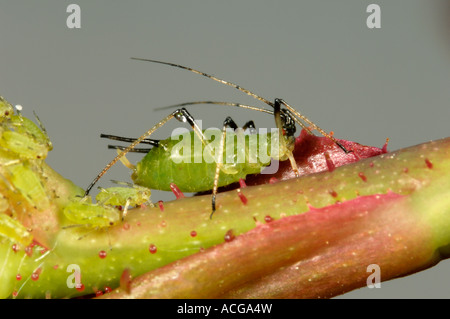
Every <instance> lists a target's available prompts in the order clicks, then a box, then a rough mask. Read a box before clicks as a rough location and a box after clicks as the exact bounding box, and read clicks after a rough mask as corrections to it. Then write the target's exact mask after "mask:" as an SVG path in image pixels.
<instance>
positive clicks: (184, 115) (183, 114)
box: [84, 108, 206, 196]
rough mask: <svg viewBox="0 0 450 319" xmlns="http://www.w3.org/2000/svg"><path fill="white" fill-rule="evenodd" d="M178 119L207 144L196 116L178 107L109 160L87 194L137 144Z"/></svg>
mask: <svg viewBox="0 0 450 319" xmlns="http://www.w3.org/2000/svg"><path fill="white" fill-rule="evenodd" d="M173 118H175V119H177V120H178V121H180V122H187V123H188V124H189V125H190V126H191V127H192V129H193V130H194V132H195V133H196V134H197V136H198V137H199V138H200V140H201V141H202V143H203V144H204V145H206V139H205V137H204V135H203V133H202V131H201V129H200V128H199V127H198V125H197V123H195V120H194V118H193V117H192V116H191V115H190V114H189V112H188V111H187V110H186V109H185V108H181V109H177V110H175V111H173V112H172V113H170V114H169V115H167V116H166V117H165V118H163V119H162V120H161V121H159V123H157V124H156V125H155V126H153V127H152V128H151V129H149V130H148V131H147V132H145V133H144V134H143V135H142V136H140V137H139V138H137V139H136V140H134V141H133V142H132V143H131V144H130V145H129V146H128V147H127V148H125V149H124V150H122V151H121V152H120V153H119V154H118V155H117V156H116V157H115V158H114V159H113V160H112V161H111V162H109V163H108V164H107V165H106V166H105V167H104V168H103V170H102V171H101V172H100V173H99V174H98V175H97V176H96V177H95V178H94V180H93V181H92V182H91V184H89V186H88V187H87V188H86V191H85V193H84V194H85V196H87V195H89V192H90V191H91V189H92V187H94V185H95V184H96V183H97V182H98V180H99V179H100V178H102V176H103V175H105V173H106V172H107V171H108V170H109V169H110V168H111V167H112V166H113V165H114V164H116V163H117V161H119V160H120V159H121V158H122V157H123V156H125V155H126V154H127V153H128V152H130V151H132V150H133V149H134V148H135V147H136V145H138V144H139V143H141V142H142V141H144V140H146V139H147V140H148V137H150V135H152V134H153V133H154V132H155V131H156V130H157V129H158V128H160V127H161V126H163V125H164V124H166V123H167V122H168V121H169V120H171V119H173Z"/></svg>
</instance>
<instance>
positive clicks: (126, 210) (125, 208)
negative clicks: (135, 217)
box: [122, 198, 130, 221]
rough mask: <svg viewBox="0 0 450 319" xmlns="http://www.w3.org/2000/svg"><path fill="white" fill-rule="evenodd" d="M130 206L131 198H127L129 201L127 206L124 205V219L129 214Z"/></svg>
mask: <svg viewBox="0 0 450 319" xmlns="http://www.w3.org/2000/svg"><path fill="white" fill-rule="evenodd" d="M128 206H130V198H127V202H126V203H125V206H124V207H123V214H122V221H123V220H124V219H125V217H126V216H127V214H128Z"/></svg>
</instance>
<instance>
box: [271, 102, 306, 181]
mask: <svg viewBox="0 0 450 319" xmlns="http://www.w3.org/2000/svg"><path fill="white" fill-rule="evenodd" d="M274 116H275V124H276V126H277V128H278V135H279V143H280V147H279V150H280V151H279V152H280V154H279V156H280V157H281V156H283V155H287V156H288V158H289V162H290V163H291V167H292V170H293V171H294V173H295V175H296V176H297V177H299V176H300V173H299V171H298V167H297V162H296V161H295V158H294V155H293V154H292V150H291V149H290V148H289V146H288V145H287V143H286V136H285V135H286V134H287V133H286V132H285V127H284V126H285V125H283V120H282V119H281V107H280V103H279V100H278V99H275V103H274Z"/></svg>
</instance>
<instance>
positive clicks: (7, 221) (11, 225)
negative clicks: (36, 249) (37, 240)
mask: <svg viewBox="0 0 450 319" xmlns="http://www.w3.org/2000/svg"><path fill="white" fill-rule="evenodd" d="M0 236H3V237H6V238H8V239H9V240H11V241H12V242H17V243H19V244H21V245H23V246H24V247H26V246H28V245H29V244H31V242H32V241H33V235H31V233H30V232H28V231H27V229H26V228H25V226H23V225H22V224H21V223H20V222H19V221H18V220H15V219H13V218H12V217H10V216H8V215H6V214H0Z"/></svg>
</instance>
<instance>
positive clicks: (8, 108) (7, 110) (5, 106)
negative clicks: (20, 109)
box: [0, 96, 14, 120]
mask: <svg viewBox="0 0 450 319" xmlns="http://www.w3.org/2000/svg"><path fill="white" fill-rule="evenodd" d="M13 114H14V108H13V106H12V105H11V104H10V103H9V102H8V101H6V100H5V99H4V98H3V96H0V120H3V119H5V118H10V117H11V115H13Z"/></svg>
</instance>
